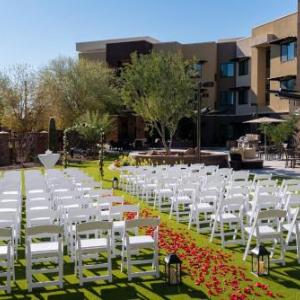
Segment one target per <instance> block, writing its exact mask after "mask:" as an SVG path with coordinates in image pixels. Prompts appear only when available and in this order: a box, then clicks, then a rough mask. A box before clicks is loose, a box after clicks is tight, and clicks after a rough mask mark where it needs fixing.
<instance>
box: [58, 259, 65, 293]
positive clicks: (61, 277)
mask: <svg viewBox="0 0 300 300" xmlns="http://www.w3.org/2000/svg"><path fill="white" fill-rule="evenodd" d="M63 260H64V259H63V253H59V257H58V278H59V287H60V288H61V289H62V288H63V280H64V269H63V268H64V267H63V266H64V265H63Z"/></svg>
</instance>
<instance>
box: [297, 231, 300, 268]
mask: <svg viewBox="0 0 300 300" xmlns="http://www.w3.org/2000/svg"><path fill="white" fill-rule="evenodd" d="M296 245H297V255H298V263H299V264H300V235H299V234H297V231H296Z"/></svg>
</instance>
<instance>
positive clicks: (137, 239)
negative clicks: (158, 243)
mask: <svg viewBox="0 0 300 300" xmlns="http://www.w3.org/2000/svg"><path fill="white" fill-rule="evenodd" d="M129 244H130V246H132V247H135V246H140V245H149V246H151V245H154V239H153V238H152V237H151V236H149V235H138V236H130V237H129Z"/></svg>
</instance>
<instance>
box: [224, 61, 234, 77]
mask: <svg viewBox="0 0 300 300" xmlns="http://www.w3.org/2000/svg"><path fill="white" fill-rule="evenodd" d="M221 76H222V77H233V76H234V63H224V64H221Z"/></svg>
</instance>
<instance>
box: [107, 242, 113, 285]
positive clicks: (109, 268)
mask: <svg viewBox="0 0 300 300" xmlns="http://www.w3.org/2000/svg"><path fill="white" fill-rule="evenodd" d="M111 252H112V250H111V248H110V243H109V240H108V248H107V264H108V276H109V279H108V281H109V282H112V266H111Z"/></svg>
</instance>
